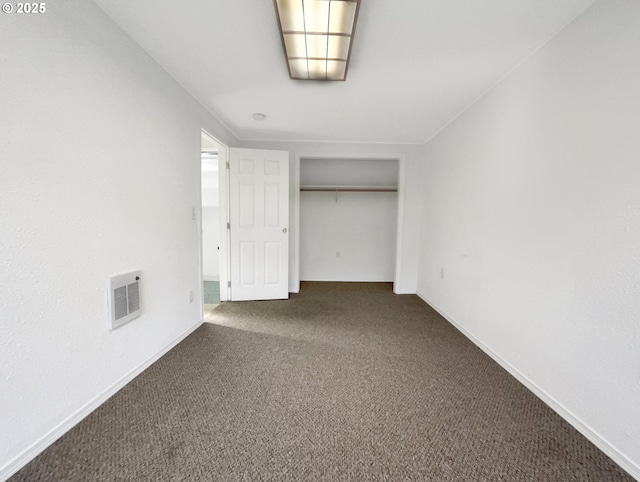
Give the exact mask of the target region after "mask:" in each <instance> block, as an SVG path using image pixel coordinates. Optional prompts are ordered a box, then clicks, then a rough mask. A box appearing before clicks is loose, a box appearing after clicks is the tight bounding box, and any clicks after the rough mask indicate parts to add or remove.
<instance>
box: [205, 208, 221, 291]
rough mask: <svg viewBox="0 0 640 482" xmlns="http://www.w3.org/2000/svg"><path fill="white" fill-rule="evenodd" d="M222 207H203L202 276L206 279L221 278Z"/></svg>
mask: <svg viewBox="0 0 640 482" xmlns="http://www.w3.org/2000/svg"><path fill="white" fill-rule="evenodd" d="M219 231H220V208H219V207H218V206H203V207H202V277H203V279H204V280H205V281H218V280H219V279H220V254H219V253H220V251H219V250H218V246H219V245H220V235H219Z"/></svg>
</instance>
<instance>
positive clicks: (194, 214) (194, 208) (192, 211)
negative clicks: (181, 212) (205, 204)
mask: <svg viewBox="0 0 640 482" xmlns="http://www.w3.org/2000/svg"><path fill="white" fill-rule="evenodd" d="M195 220H196V207H195V206H191V221H195Z"/></svg>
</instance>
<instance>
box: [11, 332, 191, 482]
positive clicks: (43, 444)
mask: <svg viewBox="0 0 640 482" xmlns="http://www.w3.org/2000/svg"><path fill="white" fill-rule="evenodd" d="M200 325H202V320H200V321H199V322H198V323H196V324H195V325H193V326H191V327H190V328H189V329H187V330H186V331H184V332H183V333H182V334H180V335H178V336H177V337H176V338H174V339H173V340H172V341H171V342H169V344H168V345H166V346H165V347H163V348H162V349H161V350H159V351H158V352H157V353H156V354H155V355H153V356H152V357H150V358H148V359H147V360H146V361H144V362H143V363H142V364H140V365H139V366H137V367H136V368H134V369H133V370H131V371H130V372H129V373H127V374H126V375H124V376H123V377H122V378H121V379H120V380H118V381H117V382H115V383H114V384H113V385H111V386H110V387H109V388H107V389H106V390H105V391H104V392H103V393H101V394H100V395H98V396H97V397H95V398H94V399H93V400H91V401H90V402H88V403H87V404H86V405H84V406H83V407H82V408H80V410H78V411H77V412H76V413H74V414H72V415H71V416H69V417H68V418H67V419H66V420H64V421H63V422H61V423H60V424H59V425H58V426H57V427H55V428H54V429H53V430H51V431H50V432H49V433H47V434H45V435H44V436H42V437H41V438H40V439H39V440H37V441H36V442H35V443H34V444H32V445H31V446H30V447H29V448H27V449H26V450H25V451H23V452H22V453H21V454H20V455H18V456H17V457H15V458H14V459H12V460H11V461H9V463H7V464H6V465H5V466H4V467H2V468H0V481H6V480H8V479H9V477H11V476H12V475H14V474H15V473H16V472H18V471H19V470H20V469H21V468H22V467H24V466H25V465H27V464H28V463H29V462H31V461H32V460H33V459H34V458H35V457H36V456H38V455H39V454H40V453H42V452H43V451H44V450H45V449H46V448H47V447H49V446H50V445H51V444H52V443H53V442H55V441H56V440H58V439H59V438H60V437H62V436H63V435H64V434H65V433H67V432H68V431H69V430H71V429H72V428H73V427H74V426H75V425H77V424H78V423H80V422H81V421H82V420H83V419H84V418H85V417H86V416H87V415H89V414H90V413H91V412H93V411H94V410H95V409H96V408H98V407H99V406H100V405H102V404H103V403H104V402H106V401H107V400H108V399H109V398H111V397H112V396H113V395H115V394H116V393H117V392H118V391H119V390H120V389H121V388H123V387H124V386H125V385H126V384H127V383H129V382H130V381H131V380H133V379H134V378H135V377H137V376H138V375H140V374H141V373H142V372H143V371H145V370H146V369H147V368H149V367H150V366H151V365H153V363H155V362H156V361H157V360H158V359H159V358H160V357H162V356H163V355H165V354H166V353H167V352H168V351H169V350H171V349H172V348H173V347H175V346H176V345H177V344H178V343H180V342H181V341H182V340H184V339H185V338H186V337H187V336H189V335H190V334H191V333H193V332H194V331H195V330H196V329H197V328H198V327H199V326H200Z"/></svg>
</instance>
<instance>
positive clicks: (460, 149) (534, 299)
mask: <svg viewBox="0 0 640 482" xmlns="http://www.w3.org/2000/svg"><path fill="white" fill-rule="evenodd" d="M639 25H640V2H637V1H635V0H610V1H599V2H596V3H595V4H594V6H592V7H591V8H590V9H589V10H587V11H586V13H585V14H583V15H582V16H580V17H578V19H577V20H576V21H574V22H573V23H572V24H570V25H569V26H568V27H567V28H566V29H565V30H564V31H562V32H561V33H560V34H558V35H557V36H556V37H555V38H553V39H552V40H551V41H550V42H548V43H547V44H546V45H545V46H544V47H543V48H542V49H541V50H539V51H538V52H537V53H536V54H535V55H534V56H532V57H531V58H530V59H528V60H527V61H526V62H525V63H524V64H522V65H521V66H520V67H519V68H518V69H516V70H515V71H514V72H513V73H512V74H511V75H510V76H508V77H507V78H506V79H505V80H504V81H502V82H501V83H500V84H499V85H498V86H496V87H495V88H494V89H493V90H492V91H491V92H490V93H488V94H487V95H486V96H485V97H484V98H482V99H481V100H480V101H479V102H477V103H476V104H475V105H473V106H472V107H471V108H470V109H469V110H468V111H467V112H465V113H464V114H463V115H462V116H460V117H459V118H458V119H457V120H455V121H454V122H453V123H452V124H451V125H449V126H448V127H447V128H446V129H445V130H444V131H443V132H442V133H441V134H440V135H438V136H437V137H436V138H435V139H433V140H432V141H431V142H430V143H429V144H428V145H427V147H426V150H425V162H426V169H425V173H424V177H423V183H424V198H423V203H422V204H423V213H422V221H421V236H420V245H421V246H420V253H421V256H420V269H419V278H418V292H419V294H420V295H421V296H423V297H424V298H425V299H427V300H429V301H430V302H431V303H432V304H434V306H436V307H437V308H438V309H440V310H442V311H443V312H444V313H446V314H447V316H448V317H449V319H451V320H452V321H454V322H456V323H457V324H458V325H459V326H460V327H461V328H462V329H464V330H466V331H467V332H468V333H469V334H470V335H471V336H473V337H475V338H476V340H477V341H478V342H479V343H480V344H482V345H484V346H485V347H486V348H488V349H489V350H491V351H492V352H493V353H494V355H495V356H496V357H497V358H499V359H501V360H502V361H503V362H504V363H505V364H506V365H507V366H509V367H510V368H511V369H512V370H513V371H514V372H515V373H517V372H519V374H520V376H521V378H522V379H525V380H528V382H529V385H530V386H532V387H534V388H535V389H537V390H539V393H541V394H542V395H543V396H544V397H546V398H547V400H549V401H551V402H552V403H553V404H555V406H556V407H557V408H559V409H560V410H561V412H562V413H563V414H564V415H565V416H567V417H568V418H569V419H570V420H572V421H573V422H574V423H576V425H577V426H579V427H581V429H583V430H584V431H585V432H586V433H589V431H591V436H592V438H593V439H594V440H596V441H599V443H600V444H601V446H605V448H606V449H607V451H608V453H609V454H610V455H613V456H614V457H615V458H616V460H618V461H619V462H620V463H622V464H624V466H625V467H626V468H627V469H628V470H632V471H634V473H635V476H636V477H639V476H640V410H639V409H638V407H639V404H638V402H639V401H640V350H639V348H640V323H639V322H638V321H639V318H638V313H640V275H639V273H640V61H639V59H640V28H638V26H639ZM441 269H444V278H441Z"/></svg>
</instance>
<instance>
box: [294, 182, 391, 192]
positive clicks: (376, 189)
mask: <svg viewBox="0 0 640 482" xmlns="http://www.w3.org/2000/svg"><path fill="white" fill-rule="evenodd" d="M300 191H325V192H398V188H397V187H396V186H315V185H308V184H307V185H302V186H300Z"/></svg>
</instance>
